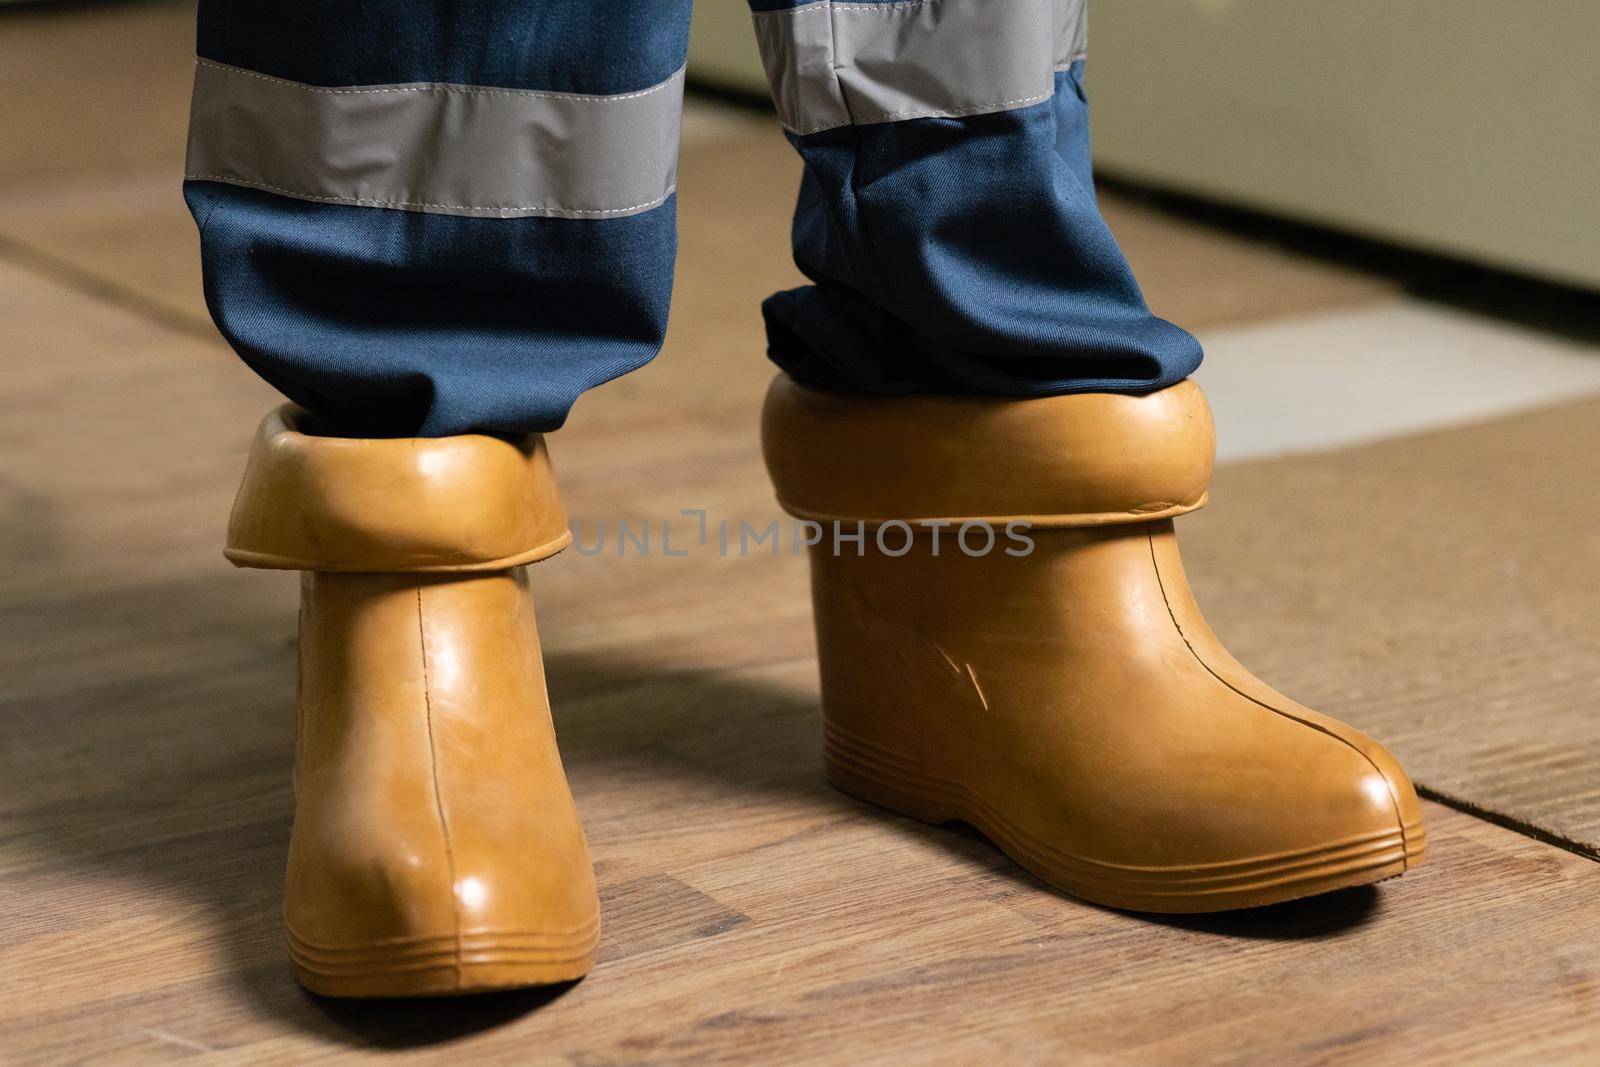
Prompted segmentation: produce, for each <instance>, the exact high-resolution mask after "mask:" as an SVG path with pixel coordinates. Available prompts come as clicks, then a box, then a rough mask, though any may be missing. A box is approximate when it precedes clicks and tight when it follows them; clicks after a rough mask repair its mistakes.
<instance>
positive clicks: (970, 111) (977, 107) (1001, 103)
mask: <svg viewBox="0 0 1600 1067" xmlns="http://www.w3.org/2000/svg"><path fill="white" fill-rule="evenodd" d="M1054 95H1055V88H1054V87H1051V89H1050V90H1049V91H1048V92H1043V93H1039V94H1038V95H1037V96H1023V97H1018V98H1017V99H1015V100H996V101H995V102H993V103H991V104H973V105H971V106H970V107H960V108H951V109H949V110H942V109H939V108H913V109H911V110H909V111H883V112H879V113H877V114H873V115H852V116H851V117H850V121H849V122H834V123H823V124H822V125H821V126H812V127H810V128H808V129H804V130H796V129H793V128H792V127H787V126H786V127H784V128H785V129H787V130H788V131H789V132H790V133H792V134H794V135H795V136H797V137H804V136H806V135H807V134H811V133H821V132H822V131H823V130H836V129H838V128H840V127H841V126H864V125H870V124H872V123H876V122H893V121H895V120H896V119H913V118H927V119H956V118H961V117H963V116H965V115H979V114H983V113H984V112H989V111H996V110H998V109H1000V108H1010V107H1021V106H1024V105H1027V104H1037V103H1039V102H1040V101H1041V100H1048V99H1050V97H1052V96H1054Z"/></svg>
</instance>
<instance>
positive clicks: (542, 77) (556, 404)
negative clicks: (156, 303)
mask: <svg viewBox="0 0 1600 1067" xmlns="http://www.w3.org/2000/svg"><path fill="white" fill-rule="evenodd" d="M688 9H689V4H688V0H586V2H585V3H582V4H573V3H562V2H557V0H478V2H475V3H471V4H458V3H438V2H436V0H383V2H378V0H280V2H277V3H272V4H262V3H255V2H249V0H202V3H201V5H200V25H199V40H198V53H199V60H198V66H197V77H196V88H195V100H194V108H193V114H192V120H191V130H190V145H189V161H188V167H187V172H186V181H185V195H186V198H187V200H188V202H189V205H190V208H191V210H192V211H193V213H194V215H195V218H196V221H197V222H198V224H199V226H200V232H201V250H202V261H203V266H204V275H205V287H206V297H207V301H208V304H209V306H210V308H211V312H212V315H213V317H214V318H215V320H216V323H217V325H218V327H219V328H220V329H221V330H222V333H223V334H224V336H226V338H227V339H228V341H229V342H230V343H231V344H232V345H233V347H234V348H235V349H236V350H237V351H238V353H239V354H240V356H242V357H243V358H244V360H245V361H246V362H247V363H248V364H249V365H250V366H251V367H252V368H254V369H255V370H256V371H257V372H258V373H259V374H260V375H261V376H262V377H263V378H265V379H266V380H267V381H269V382H270V383H272V384H273V385H274V386H276V387H277V388H278V389H279V390H280V391H282V392H283V393H284V394H285V395H287V396H288V397H289V398H290V399H292V400H294V401H296V402H297V403H299V404H301V405H302V406H304V407H306V408H309V409H310V410H311V411H312V412H314V413H315V414H316V415H318V416H319V417H320V418H321V419H322V420H323V422H324V424H325V425H326V427H327V428H328V429H329V430H330V432H335V433H340V434H345V435H413V434H415V435H422V436H442V435H448V434H456V433H462V432H466V431H471V430H481V431H498V432H507V433H523V432H528V431H535V430H546V429H551V428H554V427H556V426H559V425H560V424H561V422H562V420H563V419H564V418H565V416H566V413H567V410H568V408H569V407H570V406H571V404H572V402H573V401H574V399H575V398H576V397H577V396H578V395H579V394H580V393H581V392H582V391H583V390H585V389H587V388H589V387H591V386H594V385H597V384H599V383H600V382H603V381H606V380H608V379H610V378H613V377H616V376H617V375H620V374H623V373H626V372H627V371H630V370H633V369H634V368H636V367H638V366H640V365H642V364H643V363H645V362H647V361H648V360H649V359H650V358H651V357H652V356H654V355H655V353H656V351H657V349H658V348H659V345H660V342H661V337H662V333H663V331H664V329H665V326H666V320H667V304H668V298H669V293H670V289H671V283H672V267H673V259H674V255H675V242H676V238H675V230H674V212H675V200H674V196H673V190H674V182H675V174H676V160H677V139H678V126H679V115H680V109H681V97H682V87H683V80H682V66H683V62H684V56H685V52H686V47H687V34H688Z"/></svg>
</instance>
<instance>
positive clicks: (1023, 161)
mask: <svg viewBox="0 0 1600 1067" xmlns="http://www.w3.org/2000/svg"><path fill="white" fill-rule="evenodd" d="M751 7H752V8H753V9H754V16H753V17H754V20H755V26H756V35H757V39H758V41H759V42H760V45H761V50H762V57H763V60H764V62H765V64H766V68H767V72H768V76H769V79H770V81H771V84H772V88H773V95H774V100H775V102H776V104H777V107H778V112H779V118H780V120H781V121H782V123H783V125H784V128H785V130H786V131H787V133H788V136H789V139H790V140H791V141H792V142H793V143H794V145H795V147H796V148H797V149H798V150H799V152H800V155H801V156H802V157H803V158H804V160H805V176H804V180H803V183H802V186H801V190H800V198H799V205H798V207H797V209H796V212H795V220H794V248H795V260H796V262H797V263H798V264H799V266H800V268H801V269H802V270H803V271H804V272H805V273H806V274H807V276H809V277H810V278H811V279H812V281H813V282H814V283H815V284H814V285H811V286H807V287H804V288H801V289H794V290H791V291H788V292H783V293H778V294H777V295H775V296H773V297H772V298H771V299H769V300H768V301H767V302H766V304H765V306H764V309H763V310H764V312H765V316H766V323H767V331H768V338H769V343H770V349H769V351H770V354H771V356H772V358H773V359H774V360H775V361H776V362H777V363H778V364H779V365H780V366H782V367H783V368H784V369H785V370H787V371H788V372H789V373H790V374H792V375H794V376H795V377H796V378H798V379H800V380H802V381H806V382H810V383H813V384H816V385H823V386H834V387H839V388H848V389H856V390H861V391H866V392H873V393H880V394H903V393H913V392H935V393H966V394H978V395H1001V396H1052V395H1056V394H1060V393H1072V392H1088V391H1116V392H1149V391H1151V390H1154V389H1160V388H1162V387H1164V386H1168V385H1172V384H1173V383H1175V382H1178V381H1181V380H1183V378H1184V377H1186V376H1187V375H1188V374H1189V373H1190V372H1191V371H1193V370H1194V369H1195V367H1196V366H1197V365H1198V364H1199V362H1200V346H1199V345H1198V344H1197V343H1196V342H1195V340H1194V338H1193V337H1191V336H1190V335H1189V334H1187V333H1185V332H1184V331H1183V330H1181V329H1179V328H1177V327H1176V326H1173V325H1172V324H1171V323H1168V322H1165V321H1164V320H1162V319H1159V318H1156V317H1155V316H1154V315H1152V314H1151V313H1150V312H1149V310H1148V309H1147V308H1146V306H1145V304H1144V300H1143V298H1142V297H1141V296H1140V293H1139V287H1138V285H1137V283H1135V281H1134V279H1133V275H1132V273H1131V272H1130V270H1129V269H1128V265H1127V262H1126V261H1125V260H1124V259H1123V256H1122V253H1121V251H1120V250H1119V249H1118V248H1117V244H1116V241H1115V240H1114V239H1113V238H1112V236H1111V233H1110V231H1109V230H1107V228H1106V225H1105V223H1104V222H1103V221H1102V219H1101V217H1100V213H1099V210H1098V208H1097V207H1096V204H1095V196H1094V185H1093V181H1092V178H1091V176H1090V168H1089V122H1088V105H1087V103H1086V102H1085V97H1084V92H1083V60H1084V52H1085V40H1086V32H1085V21H1084V0H921V2H917V0H913V2H906V0H865V2H863V0H852V2H848V3H828V2H827V0H751Z"/></svg>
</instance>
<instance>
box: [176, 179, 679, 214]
mask: <svg viewBox="0 0 1600 1067" xmlns="http://www.w3.org/2000/svg"><path fill="white" fill-rule="evenodd" d="M183 177H184V180H185V181H193V182H226V183H228V184H229V185H242V186H245V187H246V188H249V189H261V190H263V191H265V192H269V193H282V194H284V195H285V196H293V197H296V198H298V199H300V200H315V201H317V202H319V203H324V204H355V205H357V206H360V207H397V208H429V207H431V208H439V209H441V210H446V211H546V212H550V213H551V214H555V215H581V216H583V217H585V218H591V217H599V216H604V215H626V214H629V213H630V212H637V211H642V210H644V209H646V208H652V207H656V206H658V205H660V204H663V203H665V202H666V200H667V198H668V197H670V196H671V195H672V194H673V193H675V192H677V191H678V186H677V184H676V183H673V184H672V185H669V186H668V187H667V191H666V192H664V193H662V194H661V195H660V196H658V197H656V198H655V199H653V200H646V201H643V202H642V203H638V204H630V205H628V206H627V207H610V208H571V207H551V206H549V205H545V204H435V203H430V202H428V201H425V200H379V199H376V198H372V197H359V196H326V195H323V194H319V193H307V192H302V191H300V190H299V189H290V188H287V187H285V186H281V185H271V184H268V183H267V182H256V181H251V180H249V179H248V178H236V177H234V176H233V175H231V174H185V175H184V176H183Z"/></svg>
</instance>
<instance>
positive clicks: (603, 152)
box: [184, 59, 683, 219]
mask: <svg viewBox="0 0 1600 1067" xmlns="http://www.w3.org/2000/svg"><path fill="white" fill-rule="evenodd" d="M682 112H683V71H682V70H679V71H678V72H677V73H676V74H674V75H672V76H671V77H670V78H668V79H666V80H665V81H663V82H661V83H659V84H657V85H653V86H651V87H650V88H648V89H643V90H640V91H639V92H633V93H618V94H616V95H612V96H587V95H583V94H579V93H547V92H535V91H531V90H525V89H495V88H481V87H477V86H470V85H444V84H436V83H431V82H429V83H413V84H406V85H362V86H351V87H348V88H331V87H323V86H314V85H304V84H302V83H300V82H293V81H286V80H284V79H282V78H272V77H268V76H267V75H264V74H258V73H256V72H254V71H249V70H243V69H241V68H239V67H230V66H225V65H223V64H221V63H213V62H211V61H210V60H206V59H201V60H198V61H197V65H196V69H195V83H194V101H193V104H192V107H191V111H190V116H189V157H188V161H187V163H186V165H185V167H184V170H185V177H187V178H189V179H192V180H195V181H217V182H228V183H230V184H233V185H243V186H248V187H250V188H253V189H264V190H266V191H268V192H272V193H278V194H281V195H284V196H292V197H297V198H299V199H302V200H314V201H318V202H323V203H334V204H354V205H359V206H363V207H380V208H398V209H401V210H404V211H425V212H434V213H438V214H444V215H474V216H486V217H490V218H522V217H527V216H551V217H556V218H575V219H598V218H612V217H618V216H623V215H633V214H638V213H639V212H642V211H648V210H650V209H651V208H653V207H655V206H657V205H659V204H661V203H662V202H663V201H665V200H666V199H667V197H669V196H671V195H672V193H673V190H674V189H675V188H676V182H677V171H678V134H679V127H680V125H681V121H682Z"/></svg>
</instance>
